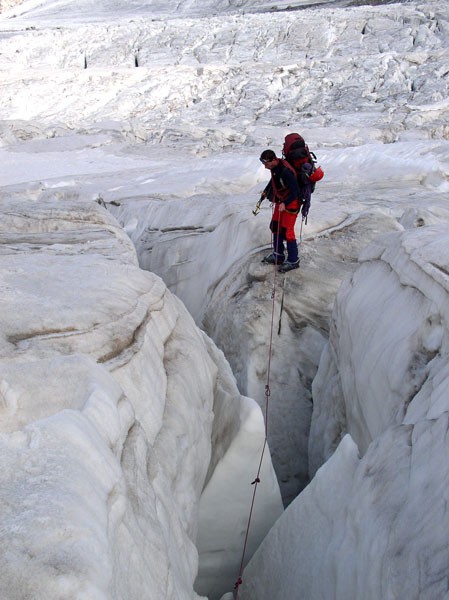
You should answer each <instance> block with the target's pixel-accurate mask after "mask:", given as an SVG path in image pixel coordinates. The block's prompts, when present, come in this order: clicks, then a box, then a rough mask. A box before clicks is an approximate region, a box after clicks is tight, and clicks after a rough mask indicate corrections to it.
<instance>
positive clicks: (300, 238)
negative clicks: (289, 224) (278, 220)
mask: <svg viewBox="0 0 449 600" xmlns="http://www.w3.org/2000/svg"><path fill="white" fill-rule="evenodd" d="M304 221H305V217H303V218H302V219H301V228H300V230H299V243H300V244H302V226H303V225H304Z"/></svg>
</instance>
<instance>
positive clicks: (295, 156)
mask: <svg viewBox="0 0 449 600" xmlns="http://www.w3.org/2000/svg"><path fill="white" fill-rule="evenodd" d="M282 155H283V157H284V158H285V160H286V161H287V162H288V163H290V164H291V166H292V167H293V168H294V169H295V171H296V177H297V179H298V184H299V185H300V186H304V185H306V184H307V183H311V184H312V192H313V191H314V189H315V183H316V182H317V181H320V179H323V177H324V171H323V169H322V168H321V167H317V166H316V162H317V158H316V156H315V154H314V153H313V152H310V150H309V147H308V146H307V144H306V142H305V140H304V138H303V137H302V136H301V135H299V133H289V134H288V135H286V136H285V139H284V146H283V148H282Z"/></svg>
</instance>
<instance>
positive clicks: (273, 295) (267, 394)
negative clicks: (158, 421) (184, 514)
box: [234, 219, 280, 600]
mask: <svg viewBox="0 0 449 600" xmlns="http://www.w3.org/2000/svg"><path fill="white" fill-rule="evenodd" d="M279 224H280V219H278V230H277V235H278V239H279V232H280V228H279ZM276 250H277V249H275V251H276ZM276 275H277V264H276V263H275V265H274V268H273V289H272V292H271V326H270V343H269V345H268V365H267V382H266V385H265V419H264V420H265V439H264V442H263V446H262V452H261V455H260V461H259V468H258V469H257V475H256V478H255V479H254V481H252V482H251V485H254V489H253V497H252V500H251V507H250V511H249V517H248V523H247V526H246V533H245V541H244V543H243V551H242V559H241V561H240V569H239V575H238V578H237V581H236V582H235V585H234V600H238V596H239V587H240V585H241V584H242V582H243V580H242V574H243V565H244V563H245V554H246V546H247V544H248V536H249V531H250V526H251V519H252V516H253V509H254V502H255V499H256V493H257V486H258V484H259V483H260V472H261V470H262V462H263V457H264V454H265V449H266V447H267V443H268V403H269V402H268V401H269V398H270V395H271V390H270V373H271V356H272V350H273V330H274V312H275V310H274V309H275V306H276V285H277V281H276Z"/></svg>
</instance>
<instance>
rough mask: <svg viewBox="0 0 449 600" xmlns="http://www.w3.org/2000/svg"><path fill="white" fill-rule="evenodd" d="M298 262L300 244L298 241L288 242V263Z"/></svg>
mask: <svg viewBox="0 0 449 600" xmlns="http://www.w3.org/2000/svg"><path fill="white" fill-rule="evenodd" d="M297 261H298V243H297V241H296V240H291V241H289V242H287V262H289V263H295V262H297Z"/></svg>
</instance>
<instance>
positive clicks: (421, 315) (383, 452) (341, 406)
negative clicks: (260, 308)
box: [239, 224, 449, 600]
mask: <svg viewBox="0 0 449 600" xmlns="http://www.w3.org/2000/svg"><path fill="white" fill-rule="evenodd" d="M448 235H449V228H448V226H447V224H440V225H435V226H428V227H423V228H417V229H412V230H406V231H404V232H402V233H391V234H387V235H384V236H381V237H379V238H377V239H376V241H375V242H373V243H372V244H370V245H369V246H368V247H367V248H366V249H365V250H363V251H362V253H361V255H360V265H359V266H358V268H357V269H356V271H355V272H354V274H353V275H351V276H348V277H347V279H346V280H345V282H344V283H343V285H342V286H341V288H340V290H339V292H338V295H337V299H336V304H335V308H334V311H333V315H332V321H331V332H330V338H329V342H328V344H327V345H326V347H325V350H324V352H323V354H322V357H321V361H320V365H319V369H318V373H317V376H316V378H315V380H314V382H313V400H314V412H313V416H312V426H311V432H310V462H311V473H312V474H313V473H315V472H316V474H315V477H314V479H313V480H312V482H311V484H310V485H309V486H308V488H307V489H306V490H305V491H304V492H303V493H302V494H301V495H300V496H299V497H298V498H297V499H296V500H295V501H294V502H293V503H292V505H290V506H289V508H288V509H287V510H286V511H285V513H284V515H283V516H282V517H281V518H280V519H279V521H278V522H277V523H276V525H275V526H274V527H273V529H272V530H271V532H270V533H269V535H268V536H267V537H266V539H265V540H264V542H263V544H262V546H261V548H259V550H258V552H257V553H256V555H255V557H254V558H253V560H252V561H251V563H250V566H249V567H248V569H247V570H246V571H245V576H244V584H243V586H242V588H241V593H240V595H239V598H242V600H245V599H254V598H258V599H259V600H264V599H268V598H270V600H272V599H276V598H278V599H280V598H294V597H295V598H313V599H314V600H316V599H319V598H322V599H323V600H324V599H326V600H331V599H335V600H358V599H360V598H364V599H367V600H379V598H385V599H389V598H409V599H416V600H418V599H419V600H423V599H429V600H436V599H437V598H438V599H440V598H441V599H442V598H447V597H448V591H447V590H448V585H447V564H448V560H449V552H448V549H447V543H446V540H447V538H448V535H449V520H448V514H447V504H448V500H449V491H448V490H449V468H448V464H447V460H446V459H445V455H446V448H447V443H448V442H447V431H448V425H449V419H448V416H449V396H448V389H449V387H448V386H449V370H448V368H447V367H448V352H449V344H448V342H449V313H448V307H449V298H448V295H449V254H448V249H447V240H448ZM398 331H401V335H398Z"/></svg>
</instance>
